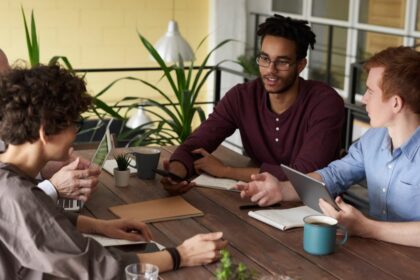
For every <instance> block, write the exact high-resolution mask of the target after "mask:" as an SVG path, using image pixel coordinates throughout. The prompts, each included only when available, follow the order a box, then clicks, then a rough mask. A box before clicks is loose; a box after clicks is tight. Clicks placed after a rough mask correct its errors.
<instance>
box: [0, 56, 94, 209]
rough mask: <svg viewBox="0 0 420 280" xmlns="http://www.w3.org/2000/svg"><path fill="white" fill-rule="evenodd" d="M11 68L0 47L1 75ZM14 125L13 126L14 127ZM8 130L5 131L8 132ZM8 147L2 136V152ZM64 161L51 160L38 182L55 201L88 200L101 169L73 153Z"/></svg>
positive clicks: (0, 147)
mask: <svg viewBox="0 0 420 280" xmlns="http://www.w3.org/2000/svg"><path fill="white" fill-rule="evenodd" d="M10 70H11V68H10V65H9V61H8V59H7V56H6V54H5V53H4V52H3V51H2V50H1V49H0V76H1V75H5V74H6V73H7V72H9V71H10ZM13 128H14V127H12V129H13ZM7 132H8V131H4V133H5V134H7ZM5 149H6V146H5V145H4V142H3V141H1V138H0V153H2V152H3V151H4V150H5ZM72 151H73V148H71V149H70V150H69V152H68V153H69V156H68V157H67V158H66V159H65V160H64V161H51V162H49V163H48V164H47V165H45V166H44V168H43V169H42V170H41V172H40V174H39V175H38V176H37V178H38V179H41V178H42V179H44V180H43V181H42V182H39V183H38V187H39V188H40V189H42V190H43V191H44V192H45V193H46V194H47V195H48V196H49V197H50V198H51V199H52V200H53V201H57V199H58V198H73V199H79V200H82V201H86V200H88V199H89V197H90V196H91V195H92V193H94V191H95V190H96V187H97V184H98V176H99V174H100V173H101V170H100V169H99V168H98V167H97V166H95V165H94V164H90V161H89V160H87V159H85V158H83V157H76V156H75V155H73V154H72Z"/></svg>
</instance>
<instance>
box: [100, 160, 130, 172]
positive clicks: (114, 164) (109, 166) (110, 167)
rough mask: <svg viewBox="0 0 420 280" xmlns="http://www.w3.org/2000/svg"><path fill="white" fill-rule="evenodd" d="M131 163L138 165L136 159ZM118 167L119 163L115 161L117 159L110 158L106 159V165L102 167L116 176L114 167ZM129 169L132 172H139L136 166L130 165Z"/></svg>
mask: <svg viewBox="0 0 420 280" xmlns="http://www.w3.org/2000/svg"><path fill="white" fill-rule="evenodd" d="M130 164H132V165H136V161H135V160H131V162H130ZM117 167H118V165H117V162H116V161H115V159H108V160H106V161H105V163H104V166H103V167H102V168H103V169H104V170H105V171H106V172H108V173H109V174H111V175H112V176H114V168H117ZM128 169H129V170H130V174H135V173H137V169H135V168H134V167H131V166H129V167H128Z"/></svg>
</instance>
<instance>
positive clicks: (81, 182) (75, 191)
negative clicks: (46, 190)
mask: <svg viewBox="0 0 420 280" xmlns="http://www.w3.org/2000/svg"><path fill="white" fill-rule="evenodd" d="M89 165H90V163H88V161H86V160H83V159H81V158H76V159H75V160H74V161H73V162H71V163H69V164H67V165H66V166H64V167H62V168H61V169H60V170H59V171H58V172H56V173H55V174H54V175H53V176H52V177H51V178H50V182H51V183H52V184H53V185H54V187H55V188H56V189H57V192H58V195H59V197H65V198H73V199H80V200H82V201H87V200H88V199H89V197H90V195H91V194H92V193H93V192H94V191H95V190H96V186H97V185H98V176H99V174H100V173H101V170H100V169H99V167H98V166H95V165H91V166H89Z"/></svg>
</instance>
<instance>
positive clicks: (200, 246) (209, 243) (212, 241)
mask: <svg viewBox="0 0 420 280" xmlns="http://www.w3.org/2000/svg"><path fill="white" fill-rule="evenodd" d="M222 236H223V233H222V232H212V233H207V234H197V235H195V236H193V237H191V238H189V239H187V240H185V241H184V242H183V243H182V244H181V245H179V246H178V247H177V249H178V251H179V254H180V255H181V267H183V266H196V265H204V264H208V263H211V262H214V261H216V260H218V259H219V258H220V250H221V249H223V248H224V247H226V245H227V244H228V242H227V240H221V238H222Z"/></svg>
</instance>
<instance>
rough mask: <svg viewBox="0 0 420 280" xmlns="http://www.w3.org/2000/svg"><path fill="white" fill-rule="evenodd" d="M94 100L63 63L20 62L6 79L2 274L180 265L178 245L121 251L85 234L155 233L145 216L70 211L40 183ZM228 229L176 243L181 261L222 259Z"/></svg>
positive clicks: (77, 273) (0, 177)
mask: <svg viewBox="0 0 420 280" xmlns="http://www.w3.org/2000/svg"><path fill="white" fill-rule="evenodd" d="M91 102H92V98H91V97H90V96H89V95H88V94H87V93H86V87H85V83H84V81H83V80H82V79H81V78H79V77H77V76H75V75H74V74H72V73H70V72H69V71H67V70H64V69H61V68H60V67H59V66H38V67H35V68H32V69H12V70H10V71H9V72H8V73H7V74H5V75H4V76H2V77H1V78H0V108H2V109H1V110H0V138H1V139H3V140H4V141H5V142H6V143H7V144H8V148H7V150H6V151H5V152H4V153H2V154H0V232H1V235H0V251H1V254H0V279H44V278H46V277H47V278H48V277H53V278H66V279H121V278H122V277H123V269H124V266H125V265H127V264H130V263H135V262H148V263H154V264H156V265H158V266H159V268H160V270H161V271H166V270H170V269H172V268H174V264H173V261H174V260H173V259H172V256H173V255H175V253H174V251H171V253H170V252H169V251H160V252H155V253H149V254H135V253H121V252H119V251H115V250H112V249H105V248H104V247H102V246H101V245H100V244H99V243H97V242H96V241H94V240H92V239H90V238H86V237H84V236H83V235H82V233H96V234H102V235H105V236H108V237H112V238H120V239H129V240H142V239H145V240H149V239H150V238H151V235H150V231H149V230H148V229H147V227H146V225H145V224H144V223H142V222H139V221H136V220H128V219H115V220H99V219H94V218H90V217H86V216H82V215H75V214H69V213H63V212H62V211H60V210H58V208H57V207H56V205H55V203H54V202H53V201H52V200H51V199H50V198H49V197H48V196H47V195H46V194H45V193H44V192H43V191H42V190H41V189H39V188H38V187H37V186H36V181H35V180H34V178H35V176H36V175H37V174H38V173H39V172H40V170H41V168H42V167H43V166H44V165H45V164H46V163H47V162H48V161H51V160H58V161H60V160H63V159H65V158H66V157H67V156H68V150H69V147H70V146H71V144H72V141H73V140H74V138H75V136H76V132H77V129H78V128H77V124H78V121H79V117H80V114H81V113H83V112H84V111H86V110H87V109H88V108H89V106H91ZM127 229H130V231H129V232H127ZM132 230H135V231H132ZM221 236H222V233H220V232H217V233H209V234H202V235H197V236H195V237H193V238H190V239H188V240H186V241H184V243H182V244H181V245H179V246H178V247H177V248H175V249H174V250H177V251H178V252H179V255H180V257H181V263H180V266H192V265H198V264H205V263H208V262H211V261H213V260H215V259H217V258H218V257H219V253H218V252H219V250H220V249H221V248H223V247H224V246H225V245H226V241H220V240H219V239H220V238H221Z"/></svg>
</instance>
